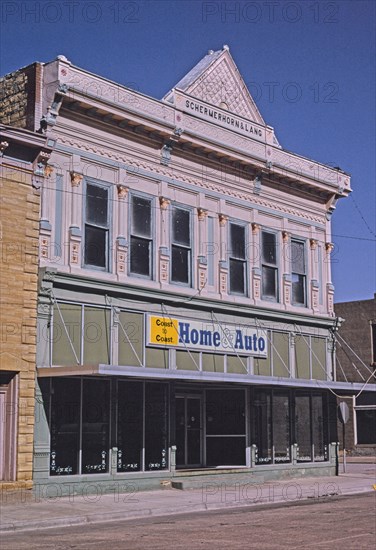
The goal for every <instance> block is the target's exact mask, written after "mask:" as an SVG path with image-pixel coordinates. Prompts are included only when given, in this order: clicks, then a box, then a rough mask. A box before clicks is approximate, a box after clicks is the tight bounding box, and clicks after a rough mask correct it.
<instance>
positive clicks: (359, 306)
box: [335, 294, 376, 455]
mask: <svg viewBox="0 0 376 550" xmlns="http://www.w3.org/2000/svg"><path fill="white" fill-rule="evenodd" d="M335 313H336V315H337V316H338V317H340V318H342V319H343V320H344V321H342V323H341V325H340V328H339V331H338V338H337V380H343V381H348V382H354V383H360V384H366V382H367V380H368V384H366V385H365V386H364V389H363V391H362V392H361V393H360V394H359V392H356V394H355V395H353V396H351V397H350V396H349V398H348V399H346V400H345V401H346V402H347V404H348V405H349V409H350V418H349V420H348V422H347V424H346V433H345V439H346V450H347V451H348V452H350V453H351V454H353V455H367V454H368V455H376V394H375V393H374V392H369V391H367V389H368V388H369V387H370V386H369V384H373V385H374V384H375V376H372V373H375V367H376V294H375V295H374V297H373V298H371V299H369V300H357V301H353V302H341V303H337V304H335ZM339 401H344V399H339ZM340 433H341V432H340Z"/></svg>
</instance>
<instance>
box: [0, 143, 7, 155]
mask: <svg viewBox="0 0 376 550" xmlns="http://www.w3.org/2000/svg"><path fill="white" fill-rule="evenodd" d="M7 147H9V143H8V142H7V141H2V142H1V143H0V155H2V154H3V153H4V151H5V149H6V148H7Z"/></svg>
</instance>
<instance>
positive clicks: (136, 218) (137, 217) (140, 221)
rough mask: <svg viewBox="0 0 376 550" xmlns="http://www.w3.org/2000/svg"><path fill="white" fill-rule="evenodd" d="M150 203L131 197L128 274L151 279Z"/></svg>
mask: <svg viewBox="0 0 376 550" xmlns="http://www.w3.org/2000/svg"><path fill="white" fill-rule="evenodd" d="M152 258H153V241H152V201H151V199H147V198H144V197H137V196H134V195H132V196H131V213H130V273H134V274H136V275H143V276H145V277H149V278H151V277H152Z"/></svg>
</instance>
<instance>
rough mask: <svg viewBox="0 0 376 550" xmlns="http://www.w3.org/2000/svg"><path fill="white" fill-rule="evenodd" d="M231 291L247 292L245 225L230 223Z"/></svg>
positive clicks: (236, 292) (234, 292)
mask: <svg viewBox="0 0 376 550" xmlns="http://www.w3.org/2000/svg"><path fill="white" fill-rule="evenodd" d="M229 227H230V258H229V264H230V292H231V293H233V294H243V295H244V294H245V293H246V284H245V281H246V275H245V274H246V260H245V227H244V226H242V225H238V224H235V223H230V226H229Z"/></svg>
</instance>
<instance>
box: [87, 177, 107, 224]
mask: <svg viewBox="0 0 376 550" xmlns="http://www.w3.org/2000/svg"><path fill="white" fill-rule="evenodd" d="M107 205H108V190H107V189H105V188H104V187H99V186H98V185H90V184H88V185H87V187H86V221H87V222H89V223H93V224H96V225H107Z"/></svg>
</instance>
